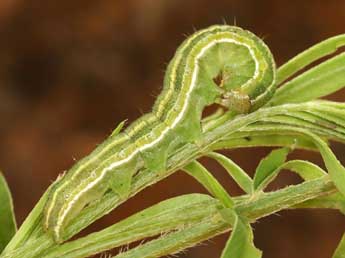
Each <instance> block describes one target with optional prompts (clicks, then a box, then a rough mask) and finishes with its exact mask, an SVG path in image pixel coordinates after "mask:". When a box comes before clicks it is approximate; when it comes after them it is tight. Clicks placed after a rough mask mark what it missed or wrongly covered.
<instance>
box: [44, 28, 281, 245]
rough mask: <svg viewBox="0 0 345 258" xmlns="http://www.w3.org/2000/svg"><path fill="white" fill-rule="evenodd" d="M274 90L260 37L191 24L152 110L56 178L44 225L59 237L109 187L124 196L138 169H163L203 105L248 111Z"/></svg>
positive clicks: (197, 130)
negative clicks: (192, 29) (194, 29)
mask: <svg viewBox="0 0 345 258" xmlns="http://www.w3.org/2000/svg"><path fill="white" fill-rule="evenodd" d="M274 90H275V62H274V59H273V57H272V54H271V52H270V50H269V49H268V47H267V46H266V45H265V43H264V42H263V41H262V40H261V39H260V38H259V37H257V36H255V35H254V34H252V33H251V32H249V31H246V30H243V29H241V28H239V27H236V26H228V25H214V26H211V27H209V28H206V29H203V30H200V31H197V32H195V33H194V34H192V35H191V36H190V37H188V38H187V39H185V41H184V42H183V43H182V44H181V46H180V47H179V48H178V49H177V51H176V53H175V55H174V57H173V58H172V60H171V61H170V63H169V64H168V67H167V71H166V73H165V77H164V85H163V90H162V93H161V94H160V95H159V96H158V98H157V99H156V101H155V103H154V105H153V108H152V111H151V112H150V113H147V114H145V115H143V116H142V117H141V118H139V119H137V120H136V121H134V122H133V123H132V124H131V125H129V126H128V127H127V128H126V129H124V130H122V126H123V123H121V124H120V125H119V126H118V127H117V128H116V129H115V130H114V132H113V133H112V134H111V135H110V136H109V137H108V138H107V139H106V140H105V141H104V142H103V143H102V144H100V145H99V146H98V147H97V148H96V149H95V150H94V151H93V152H92V153H91V154H89V155H88V156H86V157H85V158H83V159H81V160H80V161H79V162H77V163H76V164H75V165H74V166H73V167H72V168H71V169H70V170H69V171H68V172H67V173H66V174H65V175H64V176H63V177H62V179H61V180H60V181H59V182H58V183H57V184H56V185H55V187H54V188H53V189H52V191H51V193H50V195H49V198H48V201H47V204H46V207H45V211H44V219H43V221H44V228H45V229H46V230H47V231H48V232H49V233H50V234H51V235H52V237H53V238H54V240H55V241H56V242H58V243H60V242H63V241H64V239H63V232H64V229H65V228H66V226H67V225H68V223H69V222H70V221H71V220H72V219H73V218H75V217H76V216H77V215H78V214H79V212H80V211H81V210H82V209H83V208H84V207H85V206H86V205H88V204H90V203H91V202H93V201H96V200H98V199H100V198H101V197H102V195H104V194H105V192H106V191H108V190H112V191H114V192H115V193H116V194H118V195H119V196H120V197H123V198H124V197H126V196H127V195H128V194H129V191H130V185H131V178H132V177H133V176H134V174H135V173H136V172H137V171H138V170H139V169H142V168H148V169H150V171H152V173H159V172H161V171H164V169H165V163H166V160H167V156H168V154H169V153H171V152H172V150H174V149H175V148H176V147H177V146H180V145H182V144H185V143H190V142H196V141H197V140H198V139H199V138H200V136H201V134H202V128H201V116H202V111H203V109H204V108H205V107H206V106H209V105H211V104H219V105H222V106H225V107H227V108H228V109H229V110H233V111H234V112H237V113H248V112H252V111H254V110H256V109H258V108H259V107H261V106H262V105H263V104H265V103H266V102H267V101H268V100H269V99H270V98H271V96H272V95H273V93H274ZM120 131H122V132H120Z"/></svg>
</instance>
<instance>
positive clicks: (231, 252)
mask: <svg viewBox="0 0 345 258" xmlns="http://www.w3.org/2000/svg"><path fill="white" fill-rule="evenodd" d="M261 256H262V252H261V251H260V250H259V249H257V248H256V247H255V246H254V243H253V232H252V229H251V227H250V224H249V223H248V222H246V221H244V219H242V218H240V217H239V216H237V218H236V221H235V225H234V229H233V231H232V233H231V235H230V238H229V240H228V242H227V243H226V246H225V248H224V250H223V252H222V256H221V258H260V257H261Z"/></svg>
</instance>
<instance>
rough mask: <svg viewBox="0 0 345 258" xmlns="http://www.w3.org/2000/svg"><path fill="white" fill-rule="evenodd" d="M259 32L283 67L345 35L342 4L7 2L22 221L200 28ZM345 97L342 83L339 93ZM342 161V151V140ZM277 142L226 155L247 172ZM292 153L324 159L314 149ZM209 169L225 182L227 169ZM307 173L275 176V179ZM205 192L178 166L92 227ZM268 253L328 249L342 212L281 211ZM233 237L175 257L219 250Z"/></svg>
mask: <svg viewBox="0 0 345 258" xmlns="http://www.w3.org/2000/svg"><path fill="white" fill-rule="evenodd" d="M235 20H236V23H237V25H239V26H241V27H244V28H246V29H249V30H251V31H253V32H254V33H256V34H257V35H259V36H261V37H263V38H264V39H265V41H266V42H267V44H268V45H269V46H270V48H271V50H272V52H273V54H274V56H275V58H276V61H277V63H278V65H279V64H282V63H283V62H284V61H286V60H287V59H288V58H290V57H292V56H293V55H295V54H296V53H298V52H299V51H301V50H303V49H305V48H307V47H308V46H310V45H312V44H314V43H316V42H318V41H320V40H322V39H325V38H327V37H329V36H333V35H336V34H340V33H344V32H345V26H344V25H345V24H344V21H345V1H344V0H338V1H335V0H329V1H308V0H307V1H273V0H265V1H247V0H242V1H231V0H220V1H217V0H213V1H210V0H189V1H187V0H183V1H182V0H127V1H125V0H118V1H114V0H100V1H90V0H74V1H69V0H60V1H38V0H25V1H24V0H1V1H0V33H1V40H0V119H1V122H0V166H1V169H2V170H3V171H4V173H5V175H6V177H7V179H8V182H9V185H10V187H11V189H12V192H13V196H14V202H15V210H16V213H17V218H18V221H19V222H20V223H21V222H22V221H23V219H24V218H25V216H26V215H27V214H28V213H29V211H30V210H31V208H32V207H33V205H34V204H35V203H36V201H37V200H38V198H39V197H40V196H41V194H42V193H43V192H44V190H45V189H46V188H47V186H48V185H49V184H50V183H51V182H52V180H54V179H55V178H56V176H57V175H58V174H59V173H61V172H62V171H63V170H65V169H67V168H69V167H70V166H71V165H72V164H73V162H74V159H79V158H80V157H82V156H84V155H86V154H87V153H88V152H90V151H91V150H92V149H93V148H94V147H95V146H96V144H97V143H99V142H101V141H102V140H103V139H104V138H105V137H106V136H107V135H109V133H110V132H111V131H112V129H113V128H114V127H115V125H116V124H117V123H118V122H119V121H122V120H123V119H125V118H129V120H130V121H133V120H134V119H135V118H136V117H138V116H140V115H141V114H142V113H143V112H145V111H148V110H149V109H150V107H151V105H152V103H153V101H154V98H155V96H156V95H157V94H158V93H159V91H160V87H161V82H162V78H163V75H164V69H165V67H166V64H167V62H168V61H169V59H170V58H171V57H172V55H173V53H174V50H175V49H176V47H177V46H178V45H179V44H180V43H181V41H182V40H183V39H184V38H185V35H188V34H191V33H193V31H194V30H195V29H199V28H203V27H205V26H209V25H212V24H215V23H223V22H224V21H226V22H227V23H229V24H233V23H234V21H235ZM333 97H334V99H338V100H342V101H344V100H345V96H344V92H342V93H341V94H336V95H334V96H333ZM334 150H335V151H336V153H337V156H338V157H339V158H340V159H342V162H343V163H344V161H345V159H344V153H345V148H344V147H343V146H341V145H339V144H336V145H334ZM268 151H269V150H268V149H264V148H260V149H255V150H240V151H231V152H228V154H229V155H230V156H231V157H232V158H233V159H234V160H235V161H237V162H239V163H240V164H241V166H242V167H243V168H245V169H246V170H247V171H249V172H250V173H252V172H253V170H254V168H255V166H256V165H257V163H258V162H259V160H260V157H262V156H263V155H264V154H266V153H267V152H268ZM292 156H293V157H299V158H306V159H309V160H312V161H315V162H317V163H319V164H322V163H321V160H320V158H319V156H318V155H314V154H310V153H305V152H297V153H296V154H294V155H292ZM209 168H210V169H211V170H212V171H214V172H215V174H216V176H217V177H218V178H219V179H220V180H221V181H222V182H223V183H224V185H225V186H226V187H227V189H229V191H230V192H231V193H232V194H234V195H238V194H240V193H241V192H240V190H239V189H238V188H237V187H236V185H235V184H234V183H233V182H232V181H231V180H230V179H228V177H227V175H226V173H225V172H224V171H222V170H221V169H220V168H219V167H217V166H216V165H215V164H213V163H210V164H209ZM296 182H299V181H298V179H297V178H296V176H294V175H292V174H287V173H286V174H283V175H281V176H279V178H278V180H277V182H276V183H275V184H274V185H272V186H271V188H278V187H282V186H285V185H288V184H293V183H296ZM190 192H203V189H202V188H201V187H200V186H199V185H198V184H197V183H196V182H194V181H193V180H191V179H190V178H188V177H187V176H186V175H183V174H182V173H177V174H175V175H173V176H171V177H169V178H168V179H166V180H164V181H163V182H161V183H159V184H157V185H155V186H153V187H151V188H150V189H148V190H145V191H143V192H142V193H140V194H139V195H138V196H136V197H135V198H134V199H133V200H131V201H130V202H129V203H126V204H125V205H124V206H122V207H120V209H118V210H116V211H114V212H113V213H112V214H111V215H109V216H107V217H105V218H103V219H102V220H101V221H100V222H99V223H96V225H94V226H92V227H91V229H89V231H91V230H95V229H100V228H103V227H105V226H106V225H109V224H112V223H114V222H115V221H117V220H119V219H120V218H123V217H125V216H127V215H129V214H132V213H134V212H136V211H138V210H141V209H143V208H144V207H147V206H148V205H152V204H154V203H157V202H158V201H160V200H163V199H165V198H167V197H172V196H176V195H179V194H183V193H190ZM254 228H255V232H254V233H255V242H256V245H257V246H258V247H259V248H260V249H262V250H264V253H265V256H264V257H267V258H274V257H280V258H291V257H295V258H302V257H314V258H324V257H330V256H331V254H332V252H333V249H334V248H335V247H336V245H337V242H338V241H339V239H340V237H341V235H342V233H343V232H344V229H345V218H344V217H342V216H341V215H340V214H338V213H337V212H334V211H321V210H313V211H285V212H281V213H280V214H279V215H278V216H276V215H274V216H271V217H268V218H265V219H262V220H260V221H259V222H258V223H256V224H255V225H254ZM225 240H226V236H221V237H217V238H215V239H214V240H211V241H208V242H207V243H206V244H204V245H202V246H199V247H197V248H194V249H191V250H189V251H188V252H186V253H184V254H181V255H180V256H179V257H185V258H187V257H188V258H210V257H211V258H213V257H218V256H219V254H220V252H221V249H222V247H223V245H224V243H225Z"/></svg>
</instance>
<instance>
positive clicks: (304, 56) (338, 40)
mask: <svg viewBox="0 0 345 258" xmlns="http://www.w3.org/2000/svg"><path fill="white" fill-rule="evenodd" d="M342 46H345V34H343V35H338V36H335V37H331V38H329V39H326V40H324V41H322V42H320V43H318V44H316V45H314V46H312V47H311V48H309V49H307V50H305V51H303V52H302V53H300V54H298V55H297V56H295V57H294V58H292V59H290V60H289V61H288V62H287V63H285V64H284V65H282V66H281V67H279V69H278V73H277V84H280V83H281V82H283V81H285V80H286V79H287V78H289V77H290V76H292V75H293V74H295V73H296V72H298V71H299V70H301V69H302V68H304V67H306V66H307V65H309V64H311V63H313V62H314V61H316V60H318V59H320V58H322V57H324V56H327V55H330V54H332V53H334V52H335V51H337V50H338V49H339V48H340V47H342Z"/></svg>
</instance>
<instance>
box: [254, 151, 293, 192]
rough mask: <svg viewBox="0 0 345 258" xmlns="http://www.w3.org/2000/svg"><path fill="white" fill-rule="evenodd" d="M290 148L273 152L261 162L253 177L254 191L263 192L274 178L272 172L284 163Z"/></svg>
mask: <svg viewBox="0 0 345 258" xmlns="http://www.w3.org/2000/svg"><path fill="white" fill-rule="evenodd" d="M289 152H290V148H286V147H285V148H281V149H277V150H273V151H272V152H271V153H270V154H269V155H268V156H267V157H265V158H264V159H262V160H261V162H260V163H259V165H258V167H257V168H256V171H255V175H254V190H255V191H260V190H263V189H264V187H265V186H267V185H268V183H269V182H271V180H272V179H273V178H274V176H275V175H274V172H275V171H276V170H277V169H278V168H279V167H280V166H281V165H282V164H283V163H284V162H285V160H286V158H287V155H288V154H289Z"/></svg>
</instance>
